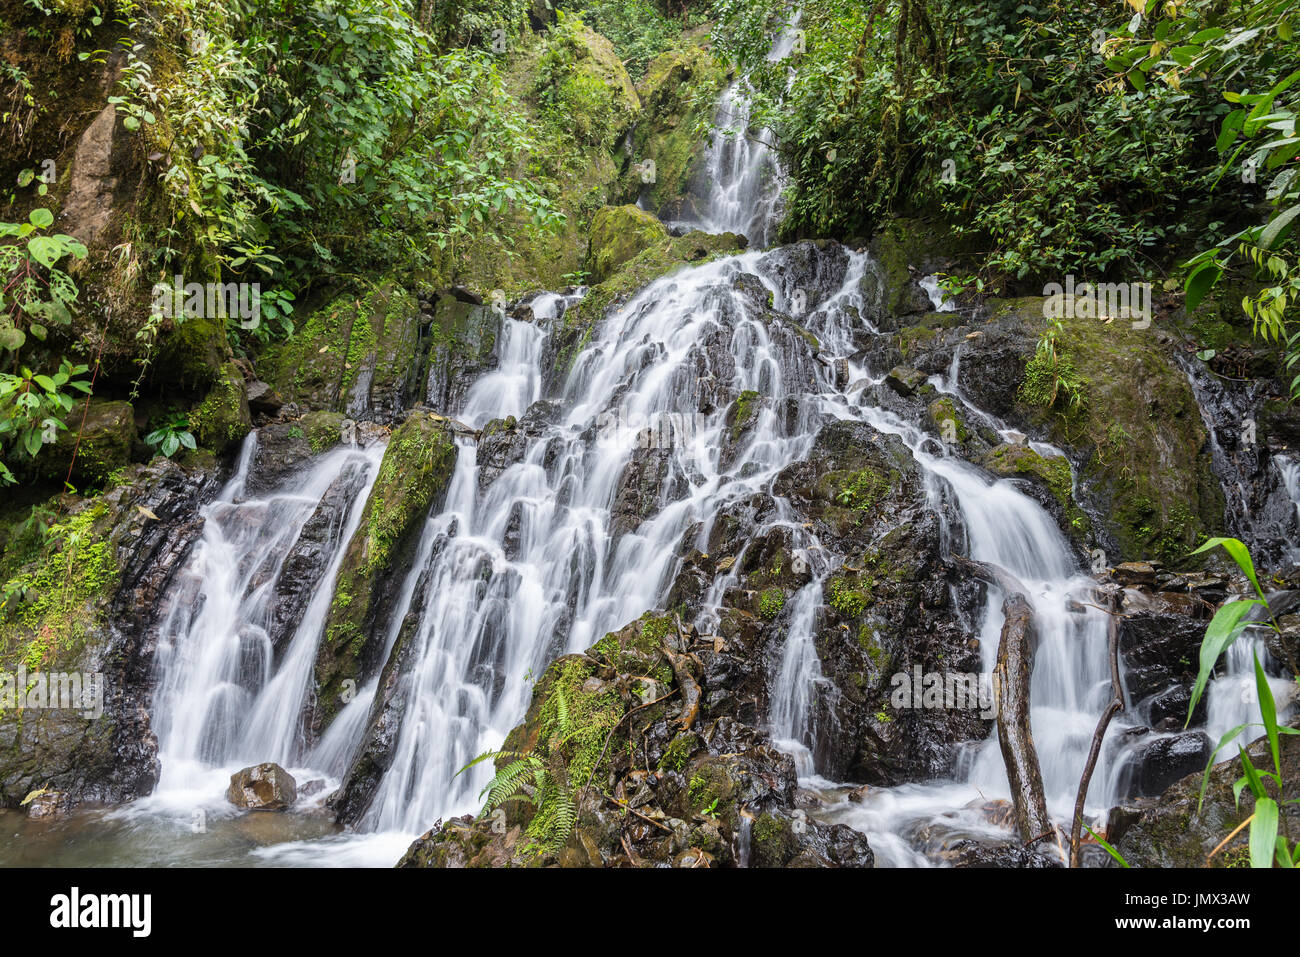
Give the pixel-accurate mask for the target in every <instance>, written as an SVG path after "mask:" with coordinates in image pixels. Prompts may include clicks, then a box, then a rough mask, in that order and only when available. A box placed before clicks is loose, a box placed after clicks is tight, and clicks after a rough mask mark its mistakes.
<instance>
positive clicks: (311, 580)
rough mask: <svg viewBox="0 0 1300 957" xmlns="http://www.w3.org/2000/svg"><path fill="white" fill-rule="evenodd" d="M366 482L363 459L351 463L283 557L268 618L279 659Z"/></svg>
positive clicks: (331, 487) (327, 490)
mask: <svg viewBox="0 0 1300 957" xmlns="http://www.w3.org/2000/svg"><path fill="white" fill-rule="evenodd" d="M365 482H366V469H365V466H364V464H363V463H362V462H360V461H358V462H356V463H351V464H349V465H347V466H346V467H345V468H344V469H343V471H342V472H340V473H339V476H338V478H336V479H335V480H334V481H333V482H332V483H331V484H330V487H329V488H328V489H326V490H325V494H324V495H323V496H321V500H320V504H318V505H317V506H316V510H315V511H314V512H312V514H311V517H310V518H308V519H307V521H306V522H305V523H304V524H303V527H302V531H300V532H299V533H298V539H297V541H295V542H294V543H293V547H292V548H290V549H289V553H288V554H287V555H285V557H284V563H283V565H282V566H281V571H280V575H279V576H278V578H277V579H276V582H275V598H274V600H273V601H272V602H271V621H270V624H269V627H268V628H267V632H268V636H269V638H270V640H271V646H272V648H273V649H274V651H275V659H276V661H279V660H280V659H281V658H282V657H283V654H284V651H285V649H286V647H287V645H288V642H289V640H290V639H291V638H292V637H293V635H294V632H295V630H296V629H297V627H298V623H299V622H301V621H302V618H303V613H304V612H305V611H306V610H307V606H308V604H310V603H311V600H312V598H313V597H314V596H315V594H316V591H317V588H318V586H319V585H320V583H321V580H322V579H323V577H324V575H325V572H326V570H327V568H328V567H329V561H330V558H331V556H332V555H333V554H334V552H335V550H336V548H337V546H338V539H339V536H341V535H342V534H343V529H344V526H345V523H346V521H347V516H348V512H349V510H350V508H351V507H352V505H353V503H354V502H355V501H356V497H357V495H358V493H359V492H360V491H361V489H362V488H363V487H364V485H365Z"/></svg>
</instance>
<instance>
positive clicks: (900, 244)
mask: <svg viewBox="0 0 1300 957" xmlns="http://www.w3.org/2000/svg"><path fill="white" fill-rule="evenodd" d="M968 245H969V244H968V243H963V242H960V241H958V240H957V239H956V238H955V237H953V236H952V234H951V232H950V231H949V229H948V227H947V226H946V225H944V224H943V223H939V222H935V221H932V220H925V219H893V220H890V221H888V222H887V223H886V224H885V225H884V226H883V227H882V228H881V230H880V231H879V232H878V233H876V235H875V236H873V237H872V239H871V243H870V246H869V247H868V252H869V253H870V255H871V260H870V262H869V263H868V268H867V270H866V272H864V273H863V277H862V283H861V293H862V303H863V315H864V316H865V317H866V318H867V319H869V320H871V321H872V322H873V323H875V324H876V326H877V327H878V328H880V329H881V330H884V331H892V330H894V329H898V328H900V327H901V326H902V325H904V324H905V323H903V322H900V321H899V320H900V319H901V318H902V317H906V316H915V315H918V314H922V313H927V312H930V311H932V310H933V309H934V303H933V302H932V301H931V300H930V297H929V295H927V294H926V292H925V290H923V289H922V288H921V287H920V286H919V285H918V284H917V280H918V279H920V278H921V277H923V276H925V275H927V274H930V273H934V272H938V271H941V270H951V269H954V268H955V264H956V263H957V262H959V261H960V257H961V256H962V254H963V252H964V251H965V250H966V249H967V247H968Z"/></svg>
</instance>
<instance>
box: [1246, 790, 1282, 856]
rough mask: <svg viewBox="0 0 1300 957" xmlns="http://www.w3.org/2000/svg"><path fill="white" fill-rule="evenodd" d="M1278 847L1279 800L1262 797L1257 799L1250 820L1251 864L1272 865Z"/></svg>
mask: <svg viewBox="0 0 1300 957" xmlns="http://www.w3.org/2000/svg"><path fill="white" fill-rule="evenodd" d="M1276 847H1277V802H1275V801H1274V800H1273V799H1272V798H1269V797H1262V798H1258V799H1256V801H1255V815H1254V818H1253V819H1252V820H1251V822H1250V866H1251V867H1272V866H1273V851H1274V849H1275V848H1276Z"/></svg>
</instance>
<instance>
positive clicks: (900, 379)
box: [885, 366, 926, 396]
mask: <svg viewBox="0 0 1300 957" xmlns="http://www.w3.org/2000/svg"><path fill="white" fill-rule="evenodd" d="M925 379H926V376H925V373H924V372H918V371H917V370H916V369H906V368H904V367H903V366H895V367H894V368H892V369H890V370H889V375H887V376H885V385H887V386H889V387H890V388H891V389H893V390H894V391H895V392H897V393H898V394H899V395H903V396H911V395H914V394H915V393H916V390H917V389H919V388H920V387H921V386H922V385H923V384H924V383H925Z"/></svg>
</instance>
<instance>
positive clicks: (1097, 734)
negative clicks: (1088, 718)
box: [1070, 590, 1124, 867]
mask: <svg viewBox="0 0 1300 957" xmlns="http://www.w3.org/2000/svg"><path fill="white" fill-rule="evenodd" d="M1119 595H1120V593H1119V592H1118V591H1117V590H1113V591H1111V592H1110V593H1109V595H1108V596H1107V599H1108V600H1107V604H1108V605H1109V607H1108V608H1107V609H1105V610H1106V611H1107V613H1108V614H1109V615H1110V627H1109V629H1108V636H1107V640H1108V644H1109V651H1110V692H1111V699H1110V703H1109V704H1108V705H1106V710H1105V711H1103V712H1102V713H1101V720H1099V721H1098V722H1097V730H1096V731H1094V732H1093V735H1092V747H1091V748H1090V749H1089V750H1088V762H1087V763H1086V764H1085V765H1084V766H1083V777H1082V778H1080V779H1079V793H1078V795H1077V796H1076V797H1075V799H1074V821H1073V822H1072V823H1071V824H1070V866H1071V867H1078V866H1079V859H1080V855H1081V854H1082V844H1081V841H1080V835H1079V830H1080V828H1081V827H1082V826H1083V802H1084V800H1085V799H1086V798H1087V797H1088V785H1089V784H1091V783H1092V772H1093V771H1095V770H1096V768H1097V757H1098V756H1099V755H1100V754H1101V742H1102V739H1103V738H1104V737H1106V729H1107V728H1108V727H1109V726H1110V721H1111V718H1113V717H1115V715H1117V714H1119V713H1120V712H1121V711H1123V710H1124V683H1123V681H1121V680H1120V675H1119V619H1120V616H1119V614H1118V611H1119Z"/></svg>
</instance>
